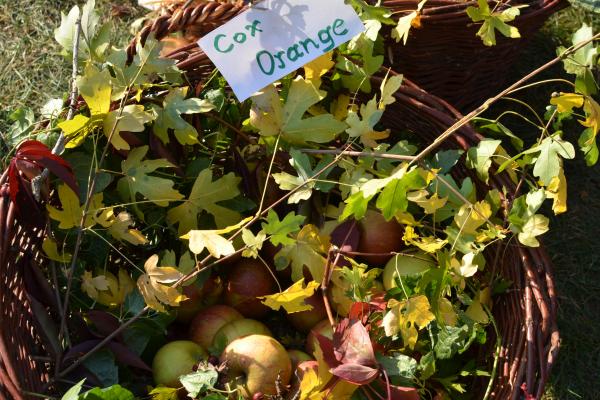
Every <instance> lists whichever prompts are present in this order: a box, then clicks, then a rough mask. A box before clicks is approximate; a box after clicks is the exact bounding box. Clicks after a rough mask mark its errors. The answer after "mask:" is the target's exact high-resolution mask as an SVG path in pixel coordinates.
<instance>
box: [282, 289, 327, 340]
mask: <svg viewBox="0 0 600 400" xmlns="http://www.w3.org/2000/svg"><path fill="white" fill-rule="evenodd" d="M304 302H305V303H306V304H309V305H311V306H312V310H309V311H301V312H296V313H291V314H288V315H287V319H288V321H290V323H291V324H292V326H293V327H294V328H296V329H297V330H299V331H301V332H308V331H310V329H311V328H312V327H313V326H315V325H316V324H317V323H318V322H319V321H321V320H322V319H323V318H326V317H327V311H326V310H325V303H324V302H323V295H322V294H321V289H317V291H316V292H315V294H313V295H312V296H310V297H309V298H307V299H306V300H304Z"/></svg>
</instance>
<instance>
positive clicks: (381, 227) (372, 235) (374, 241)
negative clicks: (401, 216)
mask: <svg viewBox="0 0 600 400" xmlns="http://www.w3.org/2000/svg"><path fill="white" fill-rule="evenodd" d="M358 229H359V231H360V241H359V243H358V251H359V252H360V253H372V254H369V255H363V256H360V257H359V258H360V259H361V260H362V261H364V262H365V263H367V264H369V266H371V267H383V266H384V265H385V263H386V262H387V261H388V260H389V259H390V258H391V257H392V254H390V253H391V252H395V251H400V250H401V249H402V247H403V243H402V235H403V233H404V229H403V228H402V225H400V224H399V223H398V222H396V220H394V219H392V220H390V221H386V220H385V218H384V217H383V215H381V213H379V212H378V211H374V210H367V212H366V214H365V216H364V218H362V219H361V220H359V221H358Z"/></svg>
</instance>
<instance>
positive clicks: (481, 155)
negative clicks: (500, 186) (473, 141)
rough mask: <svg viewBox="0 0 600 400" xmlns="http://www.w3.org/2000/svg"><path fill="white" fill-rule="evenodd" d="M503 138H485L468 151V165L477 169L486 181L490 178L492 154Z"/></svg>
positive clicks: (479, 175)
mask: <svg viewBox="0 0 600 400" xmlns="http://www.w3.org/2000/svg"><path fill="white" fill-rule="evenodd" d="M501 143H502V141H501V140H491V139H483V140H482V141H480V142H479V143H478V144H477V146H474V147H471V148H470V149H469V150H468V151H467V160H466V164H467V167H469V168H472V169H475V170H476V171H477V176H478V177H479V179H481V180H482V181H484V182H485V183H487V182H488V180H489V178H490V177H489V169H490V167H491V166H492V156H493V155H494V154H495V153H496V150H497V149H498V146H500V144H501Z"/></svg>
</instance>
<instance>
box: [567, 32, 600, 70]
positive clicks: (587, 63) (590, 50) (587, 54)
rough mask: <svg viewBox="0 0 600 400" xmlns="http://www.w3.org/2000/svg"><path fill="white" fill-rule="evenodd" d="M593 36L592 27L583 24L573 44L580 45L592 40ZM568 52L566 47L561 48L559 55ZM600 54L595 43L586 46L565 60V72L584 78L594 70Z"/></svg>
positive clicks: (574, 36)
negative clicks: (588, 72)
mask: <svg viewBox="0 0 600 400" xmlns="http://www.w3.org/2000/svg"><path fill="white" fill-rule="evenodd" d="M593 36H594V31H593V29H592V27H591V26H588V25H586V24H583V25H582V27H581V28H579V29H578V30H577V32H575V33H574V34H573V38H572V43H573V45H578V44H580V43H582V42H585V41H586V40H590V39H591V38H592V37H593ZM566 50H567V49H566V48H565V47H559V48H558V49H557V53H558V55H561V54H563V53H564V52H565V51H566ZM598 54H600V52H599V50H598V47H595V46H594V43H593V42H590V43H588V44H586V45H585V46H583V47H582V48H580V49H579V50H577V51H576V52H575V53H573V54H571V55H569V56H568V57H566V58H565V59H564V60H563V65H564V67H565V71H566V72H567V73H569V74H574V75H577V76H584V75H585V74H586V72H587V71H589V70H590V69H592V68H593V67H594V65H595V64H596V60H597V58H598Z"/></svg>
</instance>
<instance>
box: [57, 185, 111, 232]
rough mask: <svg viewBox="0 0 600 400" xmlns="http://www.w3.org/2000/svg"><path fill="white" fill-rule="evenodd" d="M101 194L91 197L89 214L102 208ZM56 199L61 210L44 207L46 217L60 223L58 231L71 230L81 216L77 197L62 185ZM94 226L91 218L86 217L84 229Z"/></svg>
mask: <svg viewBox="0 0 600 400" xmlns="http://www.w3.org/2000/svg"><path fill="white" fill-rule="evenodd" d="M102 197H103V196H102V193H98V194H95V195H94V197H92V200H91V204H90V210H91V211H90V213H91V212H92V211H94V210H96V209H98V208H101V207H102ZM58 198H59V199H60V204H61V206H62V210H59V209H57V208H55V207H53V206H51V205H46V209H47V210H48V215H49V216H50V218H52V219H53V220H55V221H58V222H60V223H59V225H58V227H59V228H60V229H71V228H74V227H78V226H79V223H80V222H81V217H82V216H83V207H81V206H80V204H79V196H77V194H76V193H75V192H74V191H73V189H71V188H70V187H69V186H67V185H65V184H62V185H60V186H59V187H58ZM92 225H94V220H93V218H90V216H89V215H88V216H86V218H85V221H84V224H83V226H84V228H88V227H90V226H92Z"/></svg>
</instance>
